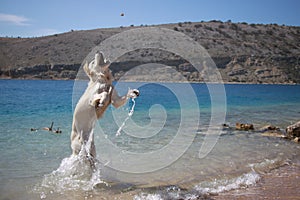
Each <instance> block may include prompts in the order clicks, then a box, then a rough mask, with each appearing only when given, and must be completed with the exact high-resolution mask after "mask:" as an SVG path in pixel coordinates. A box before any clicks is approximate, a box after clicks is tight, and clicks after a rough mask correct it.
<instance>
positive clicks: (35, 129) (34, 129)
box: [30, 128, 39, 131]
mask: <svg viewBox="0 0 300 200" xmlns="http://www.w3.org/2000/svg"><path fill="white" fill-rule="evenodd" d="M37 130H39V129H38V128H31V129H30V131H37Z"/></svg>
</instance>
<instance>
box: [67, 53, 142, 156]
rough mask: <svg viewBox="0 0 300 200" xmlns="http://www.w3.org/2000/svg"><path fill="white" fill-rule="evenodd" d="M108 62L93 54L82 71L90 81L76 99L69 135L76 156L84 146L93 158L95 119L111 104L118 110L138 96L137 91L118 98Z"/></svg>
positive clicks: (94, 152)
mask: <svg viewBox="0 0 300 200" xmlns="http://www.w3.org/2000/svg"><path fill="white" fill-rule="evenodd" d="M109 65H110V62H109V61H107V60H106V59H104V58H103V54H102V53H101V52H100V53H96V55H95V59H94V60H93V61H92V62H91V63H89V64H88V63H86V64H85V65H84V67H83V68H84V71H85V73H86V74H87V75H88V77H89V78H90V81H89V83H88V87H87V88H86V90H85V92H84V94H83V95H82V96H81V98H80V99H79V101H78V103H77V105H76V108H75V111H74V115H73V124H72V133H71V148H72V151H73V155H78V154H79V153H80V152H81V151H82V148H83V146H84V147H85V149H84V151H86V153H87V155H88V156H89V155H90V156H91V157H92V158H93V159H94V158H96V149H95V145H94V135H93V130H94V127H95V122H96V121H97V119H99V118H100V117H102V115H103V113H104V112H105V110H106V109H107V107H108V106H109V105H110V104H112V105H113V106H114V107H116V108H118V107H120V106H122V105H124V104H125V103H126V102H127V100H128V99H129V98H136V97H137V96H139V91H138V90H136V89H133V90H130V89H129V90H128V93H127V95H125V96H122V97H119V96H118V93H117V91H116V90H115V89H114V86H113V85H112V81H113V76H112V74H111V71H110V69H109Z"/></svg>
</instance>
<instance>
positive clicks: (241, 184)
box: [195, 171, 260, 194]
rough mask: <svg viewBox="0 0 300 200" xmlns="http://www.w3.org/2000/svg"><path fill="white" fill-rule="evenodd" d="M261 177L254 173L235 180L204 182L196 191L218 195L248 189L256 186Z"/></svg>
mask: <svg viewBox="0 0 300 200" xmlns="http://www.w3.org/2000/svg"><path fill="white" fill-rule="evenodd" d="M259 180H260V176H259V175H258V174H257V173H256V172H254V171H252V172H249V173H247V174H243V175H242V176H239V177H237V178H233V179H220V180H214V181H212V182H203V183H200V184H199V185H197V186H196V187H195V190H196V191H198V192H200V193H202V194H218V193H221V192H225V191H230V190H234V189H238V188H246V187H249V186H251V185H255V184H256V183H257V181H259Z"/></svg>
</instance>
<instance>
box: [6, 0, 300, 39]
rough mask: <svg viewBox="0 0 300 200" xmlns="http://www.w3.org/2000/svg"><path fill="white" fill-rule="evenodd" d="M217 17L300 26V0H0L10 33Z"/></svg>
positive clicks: (38, 33)
mask: <svg viewBox="0 0 300 200" xmlns="http://www.w3.org/2000/svg"><path fill="white" fill-rule="evenodd" d="M121 13H124V16H120V14H121ZM213 19H215V20H221V21H227V20H229V19H230V20H231V21H232V22H247V23H263V24H269V23H277V24H279V25H281V24H285V25H293V26H300V1H299V0H85V1H84V0H0V36H9V37H10V36H14V37H17V36H21V37H31V36H41V35H49V34H54V33H62V32H67V31H70V30H71V29H73V30H87V29H96V28H108V27H120V26H130V25H132V24H133V25H136V26H137V25H141V24H144V25H145V24H148V25H151V24H162V23H177V22H185V21H191V22H199V21H202V20H203V21H209V20H213Z"/></svg>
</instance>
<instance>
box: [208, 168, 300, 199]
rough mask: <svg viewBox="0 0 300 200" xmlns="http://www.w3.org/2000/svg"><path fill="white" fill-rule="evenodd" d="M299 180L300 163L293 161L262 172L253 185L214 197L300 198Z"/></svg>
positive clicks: (214, 197)
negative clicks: (264, 172)
mask: <svg viewBox="0 0 300 200" xmlns="http://www.w3.org/2000/svg"><path fill="white" fill-rule="evenodd" d="M299 182H300V163H293V164H291V165H285V166H281V167H279V168H276V169H273V170H271V171H270V172H267V173H266V174H262V175H261V179H260V180H259V181H258V182H257V183H256V184H255V185H253V186H250V187H246V188H240V189H235V190H230V191H226V192H222V193H220V194H218V195H216V196H212V199H215V200H229V199H240V200H248V199H299V198H300V191H299Z"/></svg>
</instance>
